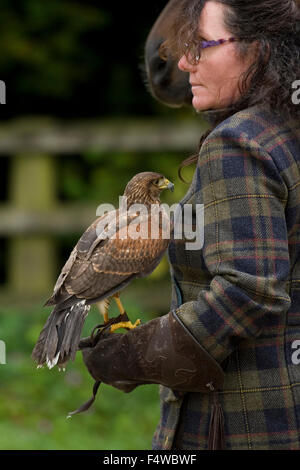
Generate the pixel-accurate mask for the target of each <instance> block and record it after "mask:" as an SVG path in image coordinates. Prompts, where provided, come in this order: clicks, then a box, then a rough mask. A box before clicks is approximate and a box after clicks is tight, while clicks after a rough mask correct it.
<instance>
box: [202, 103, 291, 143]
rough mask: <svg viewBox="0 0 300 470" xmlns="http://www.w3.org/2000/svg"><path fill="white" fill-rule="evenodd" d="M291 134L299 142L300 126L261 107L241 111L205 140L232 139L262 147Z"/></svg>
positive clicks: (219, 125) (222, 123) (214, 130)
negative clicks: (249, 141) (254, 143)
mask: <svg viewBox="0 0 300 470" xmlns="http://www.w3.org/2000/svg"><path fill="white" fill-rule="evenodd" d="M285 133H289V134H290V133H292V134H293V136H294V137H295V138H296V139H298V140H299V141H300V124H299V123H298V122H296V121H293V120H288V119H286V118H285V117H283V116H280V115H278V114H275V113H273V112H272V111H269V110H266V109H264V108H263V107H261V106H259V105H258V106H253V107H251V108H247V109H243V110H242V111H239V112H237V113H235V114H233V115H232V116H230V117H228V118H227V119H225V120H224V121H223V122H221V123H220V124H218V125H217V126H216V127H215V128H214V129H213V130H212V132H211V133H210V134H209V136H208V138H207V139H213V138H222V137H223V138H230V137H231V138H233V139H240V138H242V139H243V140H245V139H249V140H255V141H256V142H257V143H258V144H259V145H262V146H264V144H265V143H266V141H268V142H269V141H270V139H271V140H272V139H275V138H278V136H279V135H283V134H285Z"/></svg>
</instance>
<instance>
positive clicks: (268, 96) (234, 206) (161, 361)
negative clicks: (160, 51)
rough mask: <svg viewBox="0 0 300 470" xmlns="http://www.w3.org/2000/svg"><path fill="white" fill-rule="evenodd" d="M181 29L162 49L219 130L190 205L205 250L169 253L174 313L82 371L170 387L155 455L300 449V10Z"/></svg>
mask: <svg viewBox="0 0 300 470" xmlns="http://www.w3.org/2000/svg"><path fill="white" fill-rule="evenodd" d="M180 22H181V24H180V28H179V25H176V27H175V28H174V37H173V38H172V37H171V38H168V42H167V43H166V44H165V45H164V47H167V48H169V49H170V50H171V51H172V52H173V53H174V54H177V55H178V54H179V55H180V54H181V57H180V59H179V63H178V66H179V68H180V69H181V70H184V71H186V72H188V73H189V77H190V84H191V87H192V93H193V106H194V108H195V109H196V111H201V112H204V115H205V116H206V117H207V118H208V119H209V120H210V122H211V124H212V130H211V131H210V133H209V134H208V135H207V136H206V138H205V139H203V142H202V145H201V148H200V152H199V156H197V168H196V171H195V174H194V178H193V181H192V184H191V186H190V189H189V191H188V193H187V195H186V196H185V198H184V200H183V201H181V204H182V205H184V204H186V203H189V204H193V205H194V206H195V204H204V217H205V227H204V245H203V248H202V249H201V250H198V251H189V252H188V251H187V250H186V249H185V244H184V243H182V241H181V240H173V241H172V243H171V244H170V248H169V259H170V263H171V274H172V285H173V299H172V306H171V312H170V313H168V314H167V315H165V316H163V317H161V318H158V319H154V320H152V321H150V322H149V323H147V324H145V325H142V326H140V327H138V328H136V329H135V330H133V331H130V332H128V333H127V334H124V335H120V334H119V335H118V334H114V335H110V336H109V337H108V338H105V339H102V340H100V341H99V342H98V344H97V345H95V346H94V347H89V346H91V345H89V342H88V341H83V342H82V349H83V356H84V360H85V363H86V365H87V367H88V369H89V371H90V373H91V374H92V376H93V377H94V378H95V379H96V380H103V381H104V382H106V383H109V384H111V385H114V386H115V387H118V388H120V389H122V390H124V391H126V392H128V391H130V390H132V389H133V388H134V387H135V386H137V385H140V384H143V383H159V384H161V385H162V387H161V420H160V423H159V425H158V428H157V430H156V433H155V436H154V439H153V448H154V449H186V450H187V449H220V448H225V449H300V364H299V365H298V362H299V360H298V354H297V348H298V349H299V345H298V344H300V343H298V342H300V290H299V289H300V287H299V286H300V231H299V226H300V225H299V224H300V105H297V100H295V99H293V97H292V94H293V88H292V87H293V84H294V82H296V80H297V79H300V67H299V63H300V62H299V58H300V53H299V29H300V28H299V25H300V11H299V4H298V3H297V2H296V1H293V0H248V1H247V2H241V1H239V0H219V1H212V0H208V1H204V0H188V2H186V3H185V5H184V7H183V11H182V14H181V15H180ZM192 160H193V159H192ZM194 160H195V159H194ZM189 162H191V160H189Z"/></svg>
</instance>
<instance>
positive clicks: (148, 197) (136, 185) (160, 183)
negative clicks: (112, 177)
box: [124, 171, 174, 205]
mask: <svg viewBox="0 0 300 470" xmlns="http://www.w3.org/2000/svg"><path fill="white" fill-rule="evenodd" d="M164 189H170V190H171V191H173V190H174V184H173V183H171V181H169V180H168V179H167V178H166V177H165V176H164V175H162V174H161V173H154V172H151V171H145V172H143V173H138V174H137V175H135V176H134V177H133V178H132V179H131V180H130V181H129V183H128V184H127V186H126V188H125V192H124V196H126V197H127V202H128V204H129V205H130V204H147V203H148V204H149V203H150V204H153V203H157V202H159V196H160V193H161V191H163V190H164Z"/></svg>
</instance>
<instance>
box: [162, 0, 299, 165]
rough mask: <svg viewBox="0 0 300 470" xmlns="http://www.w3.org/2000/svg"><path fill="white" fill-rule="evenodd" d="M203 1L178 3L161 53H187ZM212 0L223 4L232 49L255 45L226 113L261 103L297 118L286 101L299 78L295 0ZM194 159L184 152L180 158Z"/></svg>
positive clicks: (242, 50)
mask: <svg viewBox="0 0 300 470" xmlns="http://www.w3.org/2000/svg"><path fill="white" fill-rule="evenodd" d="M207 1H209V0H185V1H184V2H183V4H182V9H181V13H180V15H178V17H177V19H176V22H175V24H174V25H173V33H171V35H170V36H169V37H168V38H167V40H166V41H165V42H164V43H163V44H162V47H161V53H162V54H165V53H166V52H168V53H170V54H171V55H172V56H174V57H176V58H177V59H179V58H180V57H181V56H182V55H183V54H185V53H187V48H186V44H189V45H194V44H196V43H197V42H199V32H198V27H199V17H200V15H201V12H202V9H203V7H204V4H205V3H206V2H207ZM215 1H217V2H219V3H222V4H223V5H226V6H227V7H228V8H226V10H225V16H224V24H225V26H226V28H227V29H228V31H229V32H230V34H231V35H232V36H233V37H235V38H236V39H237V40H238V41H237V42H236V43H235V45H236V48H237V51H238V52H239V53H240V54H241V55H242V56H244V55H245V54H247V51H248V50H249V47H251V46H252V45H253V44H254V42H256V44H257V55H256V60H255V62H254V63H253V64H252V65H251V66H250V68H249V69H248V70H247V71H246V73H245V74H243V75H242V77H241V80H240V83H239V87H240V91H241V98H240V100H239V101H238V102H237V103H235V104H234V108H231V111H230V114H232V109H233V110H234V111H235V112H237V111H239V110H242V109H245V108H247V107H250V106H254V105H256V104H264V105H265V106H266V107H268V108H270V109H272V111H273V112H278V113H281V114H285V115H286V116H287V117H289V118H292V119H300V105H295V104H294V103H293V101H292V93H293V89H292V84H293V83H294V82H295V81H296V80H300V0H215ZM225 117H226V115H224V116H223V118H225ZM202 141H203V139H202ZM195 157H196V156H195ZM194 160H195V159H194ZM194 160H193V158H192V157H190V158H189V159H188V160H186V161H185V162H186V163H188V164H190V163H191V162H192V161H194ZM185 162H183V165H182V166H186V165H185V164H184V163H185Z"/></svg>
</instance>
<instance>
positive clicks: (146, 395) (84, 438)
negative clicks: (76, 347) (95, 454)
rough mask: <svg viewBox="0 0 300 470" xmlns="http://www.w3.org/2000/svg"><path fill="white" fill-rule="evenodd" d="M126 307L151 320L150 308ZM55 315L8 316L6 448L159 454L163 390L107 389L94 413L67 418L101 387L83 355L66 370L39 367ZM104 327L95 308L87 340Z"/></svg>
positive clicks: (1, 429) (0, 420)
mask: <svg viewBox="0 0 300 470" xmlns="http://www.w3.org/2000/svg"><path fill="white" fill-rule="evenodd" d="M126 306H127V307H128V311H130V312H131V313H130V317H131V318H132V319H133V320H134V319H136V318H137V317H140V318H141V319H142V321H143V322H144V321H147V320H149V319H150V318H151V315H150V314H148V315H147V314H145V315H142V316H140V315H139V314H138V312H140V311H141V310H142V308H141V306H140V305H137V304H136V303H135V302H132V301H131V304H130V305H128V301H126ZM48 312H49V310H48V309H43V308H42V307H37V306H35V307H32V308H31V309H27V310H26V311H24V310H23V311H18V310H16V309H13V308H5V309H3V308H2V309H1V311H0V339H2V340H4V341H5V343H6V348H7V355H6V362H7V363H6V364H5V365H4V364H1V365H0V383H1V385H0V387H1V388H0V449H8V450H16V449H30V450H39V449H42V450H43V449H58V450H62V449H66V450H73V449H74V450H75V449H80V450H84V449H101V450H115V449H121V450H138V449H151V439H152V435H153V432H154V430H155V427H156V425H157V423H158V419H159V397H158V386H157V385H147V386H141V387H137V388H136V389H135V390H134V391H133V392H131V393H129V394H125V393H123V392H121V391H119V390H116V389H114V388H112V387H110V386H107V385H103V384H102V385H101V386H100V388H99V391H98V395H97V398H96V401H95V403H94V404H93V406H92V408H91V409H90V410H89V411H87V412H86V413H82V414H79V415H76V416H73V417H72V418H71V419H66V416H67V413H68V412H69V411H72V410H74V409H76V408H78V406H80V405H81V404H82V403H83V402H85V401H86V400H87V399H89V398H90V396H91V394H92V386H93V383H94V381H93V379H92V378H91V376H90V375H89V373H88V371H87V370H86V369H85V367H84V365H83V362H82V357H81V354H80V353H79V354H78V355H77V357H76V360H75V361H74V362H71V363H69V364H68V366H67V370H66V372H59V371H58V370H57V369H56V368H54V369H52V370H50V371H49V370H48V369H46V368H43V369H38V370H37V369H36V367H35V364H34V363H33V362H32V360H31V358H30V354H31V351H32V348H33V346H34V343H35V341H36V339H37V336H38V334H39V331H40V329H41V327H42V326H43V323H44V321H45V318H46V316H47V314H48ZM115 313H116V312H115ZM97 323H99V314H98V312H97V310H96V309H95V307H93V308H92V310H91V313H90V315H89V317H88V319H87V322H86V325H85V327H84V336H87V335H88V334H89V333H90V331H91V329H92V327H93V326H94V325H95V324H97Z"/></svg>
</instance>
